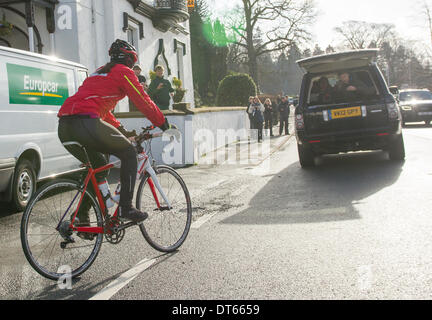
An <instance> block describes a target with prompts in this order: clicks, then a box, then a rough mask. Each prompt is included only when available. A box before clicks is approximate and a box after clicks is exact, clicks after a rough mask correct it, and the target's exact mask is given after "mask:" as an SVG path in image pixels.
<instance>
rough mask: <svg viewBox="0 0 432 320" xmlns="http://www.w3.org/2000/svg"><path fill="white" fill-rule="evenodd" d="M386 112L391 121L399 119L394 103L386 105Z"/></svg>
mask: <svg viewBox="0 0 432 320" xmlns="http://www.w3.org/2000/svg"><path fill="white" fill-rule="evenodd" d="M387 110H388V114H389V118H390V119H391V120H397V119H399V110H398V107H397V105H396V103H388V104H387Z"/></svg>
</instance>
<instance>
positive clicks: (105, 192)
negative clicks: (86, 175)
mask: <svg viewBox="0 0 432 320" xmlns="http://www.w3.org/2000/svg"><path fill="white" fill-rule="evenodd" d="M99 190H100V192H101V193H102V196H103V197H104V199H105V205H106V207H107V208H108V209H110V208H112V207H114V205H115V202H114V201H113V199H112V196H111V192H110V189H109V185H108V181H107V180H105V181H104V182H103V183H101V184H99Z"/></svg>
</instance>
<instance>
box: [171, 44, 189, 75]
mask: <svg viewBox="0 0 432 320" xmlns="http://www.w3.org/2000/svg"><path fill="white" fill-rule="evenodd" d="M174 52H175V53H176V56H177V77H178V78H179V79H180V80H184V62H183V57H184V56H185V54H186V45H185V44H184V43H182V42H180V41H178V40H177V39H175V40H174Z"/></svg>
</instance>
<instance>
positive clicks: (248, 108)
mask: <svg viewBox="0 0 432 320" xmlns="http://www.w3.org/2000/svg"><path fill="white" fill-rule="evenodd" d="M253 102H254V97H249V104H248V106H247V109H246V113H247V114H248V117H249V124H250V130H253V129H255V128H254V122H253V117H252V113H250V112H249V111H250V109H251V107H252V104H253Z"/></svg>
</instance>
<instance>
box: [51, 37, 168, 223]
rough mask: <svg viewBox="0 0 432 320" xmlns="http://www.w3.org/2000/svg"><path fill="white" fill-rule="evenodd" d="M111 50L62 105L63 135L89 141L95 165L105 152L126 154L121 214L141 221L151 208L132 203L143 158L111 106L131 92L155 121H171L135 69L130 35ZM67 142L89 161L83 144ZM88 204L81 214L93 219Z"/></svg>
mask: <svg viewBox="0 0 432 320" xmlns="http://www.w3.org/2000/svg"><path fill="white" fill-rule="evenodd" d="M109 55H110V57H111V61H110V62H109V63H108V64H106V65H105V66H103V67H101V68H99V69H98V70H97V71H96V72H95V73H94V74H92V75H91V76H90V77H89V78H87V79H86V80H85V81H84V83H83V84H82V86H81V87H80V88H79V89H78V92H77V93H76V94H75V95H74V96H72V97H70V98H68V99H67V100H66V101H65V103H64V104H63V106H62V107H61V109H60V111H59V113H58V117H59V118H60V120H59V128H58V135H59V138H60V141H61V142H62V143H65V142H78V143H79V144H81V145H82V146H84V147H86V151H87V153H88V156H89V159H90V162H91V165H92V166H93V168H100V167H102V166H105V165H106V164H107V163H108V161H107V159H106V156H105V155H106V154H111V155H114V156H116V157H117V158H119V159H120V160H121V171H120V182H121V186H122V188H121V193H120V203H119V218H120V219H121V220H130V221H133V222H136V223H140V222H142V221H144V220H145V219H146V218H147V217H148V214H147V213H145V212H141V211H139V210H137V209H136V208H134V207H133V206H132V198H133V192H134V190H135V181H136V175H137V165H138V164H137V154H136V151H135V148H134V147H133V145H132V143H131V140H129V139H128V138H131V137H133V136H134V134H133V133H131V132H128V131H126V130H125V129H124V128H123V126H122V125H121V124H120V122H119V121H118V120H117V119H116V118H115V117H114V115H113V114H112V110H113V109H114V108H115V106H116V105H117V103H118V102H119V101H120V100H122V99H123V98H124V97H125V96H128V97H129V98H130V99H131V100H132V102H133V103H134V105H135V106H136V107H137V108H138V110H140V111H141V112H142V113H143V114H144V115H145V116H146V117H147V119H149V120H150V121H151V122H152V123H153V125H155V126H156V127H159V128H160V129H161V130H163V131H166V130H168V129H170V128H171V126H170V125H169V124H168V121H167V120H166V118H165V117H164V115H163V114H162V112H161V111H160V109H159V108H158V107H157V106H156V105H155V103H154V102H153V101H152V100H151V99H150V97H149V96H148V95H147V93H146V92H145V91H144V89H143V87H142V85H141V84H140V83H139V81H138V78H137V77H136V75H135V73H134V71H133V70H132V69H131V68H132V67H133V66H134V65H135V63H136V62H137V60H138V55H137V52H136V49H135V48H134V47H133V46H131V45H130V44H129V43H127V42H126V41H122V40H117V41H115V42H114V43H113V44H112V45H111V48H110V50H109ZM65 147H66V149H67V150H68V151H69V152H70V153H71V154H72V155H74V156H75V157H76V158H77V159H79V160H80V161H81V162H85V161H86V160H85V159H86V157H85V155H84V153H83V151H82V149H81V147H79V146H77V145H67V146H65ZM106 175H107V173H106V172H105V173H102V174H99V175H97V180H98V183H102V184H103V183H106ZM104 196H105V195H104ZM89 209H90V202H87V203H83V204H82V206H81V208H80V212H79V213H78V218H81V219H82V220H86V219H88V217H87V218H86V211H87V212H88V210H89ZM87 216H88V214H87ZM82 222H84V221H82Z"/></svg>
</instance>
